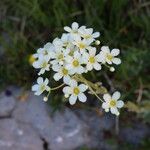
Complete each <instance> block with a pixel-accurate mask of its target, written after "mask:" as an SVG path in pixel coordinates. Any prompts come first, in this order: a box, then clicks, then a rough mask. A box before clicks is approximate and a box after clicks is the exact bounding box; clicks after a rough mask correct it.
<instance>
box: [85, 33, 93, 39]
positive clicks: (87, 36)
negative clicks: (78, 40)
mask: <svg viewBox="0 0 150 150" xmlns="http://www.w3.org/2000/svg"><path fill="white" fill-rule="evenodd" d="M91 37H92V36H91V35H90V34H87V35H84V38H85V39H89V38H91Z"/></svg>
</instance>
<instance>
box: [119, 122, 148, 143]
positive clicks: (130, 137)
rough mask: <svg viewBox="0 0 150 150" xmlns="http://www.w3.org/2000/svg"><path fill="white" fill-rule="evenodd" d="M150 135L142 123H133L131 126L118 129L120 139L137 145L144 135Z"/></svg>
mask: <svg viewBox="0 0 150 150" xmlns="http://www.w3.org/2000/svg"><path fill="white" fill-rule="evenodd" d="M148 136H150V131H149V129H148V128H147V126H145V125H144V124H142V123H137V124H134V125H133V126H131V127H125V128H122V129H121V130H120V139H122V141H124V139H125V141H126V142H128V143H131V144H134V145H138V144H140V143H141V142H142V140H143V139H144V138H146V137H148Z"/></svg>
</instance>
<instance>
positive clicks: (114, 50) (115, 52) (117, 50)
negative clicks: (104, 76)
mask: <svg viewBox="0 0 150 150" xmlns="http://www.w3.org/2000/svg"><path fill="white" fill-rule="evenodd" d="M119 53H120V50H119V49H116V48H114V49H113V50H112V51H111V54H112V55H113V56H117V55H118V54H119Z"/></svg>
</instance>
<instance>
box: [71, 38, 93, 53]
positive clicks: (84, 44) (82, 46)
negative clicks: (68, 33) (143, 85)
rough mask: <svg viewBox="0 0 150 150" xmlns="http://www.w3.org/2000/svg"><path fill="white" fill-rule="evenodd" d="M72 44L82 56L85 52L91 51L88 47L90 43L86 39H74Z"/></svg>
mask: <svg viewBox="0 0 150 150" xmlns="http://www.w3.org/2000/svg"><path fill="white" fill-rule="evenodd" d="M73 44H74V45H76V46H77V47H78V49H79V51H80V53H81V54H83V53H84V52H85V50H89V49H91V46H90V44H91V41H88V40H86V39H81V37H76V38H75V40H74V42H73Z"/></svg>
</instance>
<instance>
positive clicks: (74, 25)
mask: <svg viewBox="0 0 150 150" xmlns="http://www.w3.org/2000/svg"><path fill="white" fill-rule="evenodd" d="M78 28H79V24H78V23H77V22H73V23H72V25H71V28H70V27H68V26H65V27H64V30H65V31H67V32H69V33H70V35H71V36H73V37H74V36H78Z"/></svg>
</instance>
